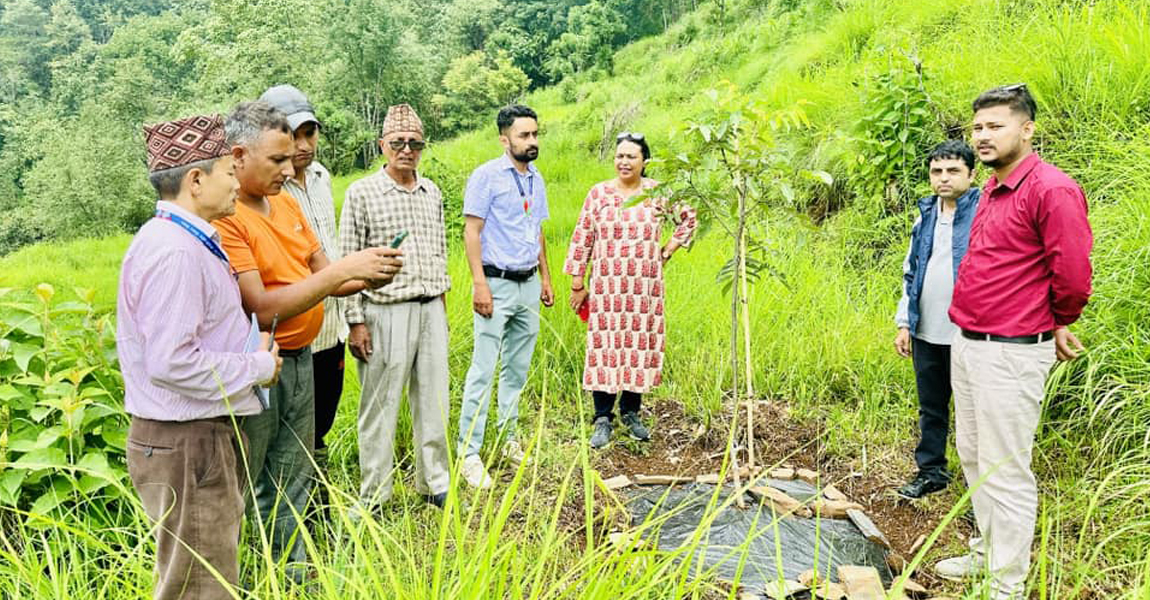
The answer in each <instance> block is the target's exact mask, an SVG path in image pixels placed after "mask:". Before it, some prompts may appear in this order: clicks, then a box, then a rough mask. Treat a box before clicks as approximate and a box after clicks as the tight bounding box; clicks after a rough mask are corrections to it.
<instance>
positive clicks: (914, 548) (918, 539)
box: [910, 534, 926, 556]
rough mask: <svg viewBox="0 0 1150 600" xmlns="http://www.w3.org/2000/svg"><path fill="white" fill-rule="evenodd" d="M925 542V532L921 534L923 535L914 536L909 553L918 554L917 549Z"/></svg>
mask: <svg viewBox="0 0 1150 600" xmlns="http://www.w3.org/2000/svg"><path fill="white" fill-rule="evenodd" d="M925 543H926V534H923V535H920V536H918V537H916V538H914V543H913V544H911V545H910V555H911V556H914V555H916V554H918V551H919V550H920V549H921V548H922V545H923V544H925Z"/></svg>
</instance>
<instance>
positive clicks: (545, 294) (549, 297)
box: [539, 279, 555, 308]
mask: <svg viewBox="0 0 1150 600" xmlns="http://www.w3.org/2000/svg"><path fill="white" fill-rule="evenodd" d="M542 288H543V291H541V292H540V293H539V300H541V301H542V302H543V306H546V307H548V308H550V307H552V306H554V305H555V290H553V289H551V280H550V279H544V280H543V285H542Z"/></svg>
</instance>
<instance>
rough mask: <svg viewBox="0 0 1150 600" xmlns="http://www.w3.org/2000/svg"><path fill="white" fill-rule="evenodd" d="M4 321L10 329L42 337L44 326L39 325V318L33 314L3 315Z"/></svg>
mask: <svg viewBox="0 0 1150 600" xmlns="http://www.w3.org/2000/svg"><path fill="white" fill-rule="evenodd" d="M4 321H5V322H6V323H8V326H9V327H11V328H12V329H16V330H19V331H23V332H24V333H26V334H28V335H30V336H32V337H36V338H43V337H44V328H43V327H41V326H40V319H39V318H37V317H36V315H34V314H19V315H14V316H9V317H5V318H4Z"/></svg>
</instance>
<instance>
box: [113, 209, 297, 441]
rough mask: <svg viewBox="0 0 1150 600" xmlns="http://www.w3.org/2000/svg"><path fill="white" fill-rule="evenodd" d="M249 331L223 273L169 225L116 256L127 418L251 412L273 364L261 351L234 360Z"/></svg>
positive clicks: (159, 225)
mask: <svg viewBox="0 0 1150 600" xmlns="http://www.w3.org/2000/svg"><path fill="white" fill-rule="evenodd" d="M156 208H158V209H164V210H166V211H169V212H171V213H174V214H176V215H179V216H181V217H183V218H184V219H185V220H187V221H188V222H190V223H191V224H192V226H193V227H195V228H196V229H199V230H200V231H202V232H203V233H204V234H206V235H207V236H209V237H210V238H211V239H213V240H214V241H215V242H216V244H217V245H218V244H219V243H220V235H219V233H217V232H216V230H215V229H213V228H212V226H211V225H209V224H208V223H207V222H206V221H204V220H203V219H201V218H199V217H197V216H195V215H193V214H192V213H190V212H188V211H186V210H184V209H182V208H180V207H179V206H177V205H176V204H174V203H171V202H164V201H161V202H159V203H157V204H156ZM250 328H251V321H250V320H249V319H248V317H247V316H246V315H245V314H244V309H243V307H242V305H241V304H240V288H239V286H238V285H237V284H236V279H235V276H233V275H232V270H231V267H229V266H228V265H227V264H225V263H224V261H222V260H220V259H219V258H217V257H216V256H215V255H214V254H212V252H211V251H210V250H208V248H207V247H206V246H205V245H204V244H203V243H201V242H200V241H199V240H198V239H196V238H195V237H194V236H193V235H192V234H191V233H189V232H187V231H185V230H184V229H183V228H182V227H180V226H179V225H177V224H176V223H173V222H171V221H167V220H163V219H152V220H151V221H148V222H147V223H145V224H144V226H143V227H141V228H140V231H139V233H137V234H136V237H135V239H133V240H132V245H131V246H129V247H128V252H127V254H125V255H124V262H123V265H122V266H121V269H120V284H119V293H118V294H117V295H116V351H117V353H118V354H119V356H120V370H121V371H122V372H123V375H124V405H125V408H126V409H127V411H128V414H131V415H133V416H137V417H143V418H145V419H153V420H156V421H191V420H194V419H209V418H212V417H220V416H224V415H227V414H229V412H234V414H236V415H252V414H256V413H258V412H260V405H259V400H258V399H257V398H256V396H255V393H254V392H253V391H252V386H253V385H254V384H256V383H257V382H260V381H265V380H267V379H271V376H272V373H273V372H274V370H275V363H274V361H273V360H272V356H271V354H268V353H267V352H256V353H251V354H245V353H244V352H243V350H244V344H245V343H246V341H247V338H248V332H249V330H250ZM229 409H230V410H229Z"/></svg>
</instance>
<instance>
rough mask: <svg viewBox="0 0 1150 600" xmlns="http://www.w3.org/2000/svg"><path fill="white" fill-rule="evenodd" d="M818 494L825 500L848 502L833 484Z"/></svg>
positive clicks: (845, 496) (844, 495)
mask: <svg viewBox="0 0 1150 600" xmlns="http://www.w3.org/2000/svg"><path fill="white" fill-rule="evenodd" d="M820 493H821V494H822V496H823V498H826V499H827V500H849V498H847V495H846V494H844V493H842V492H840V491H839V489H838V488H837V487H835V486H834V484H833V483H832V484H830V485H828V486H827V487H825V488H823V491H822V492H820Z"/></svg>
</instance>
